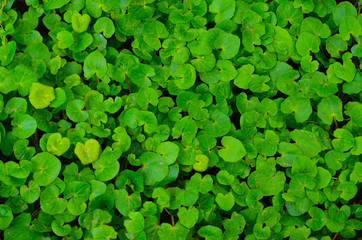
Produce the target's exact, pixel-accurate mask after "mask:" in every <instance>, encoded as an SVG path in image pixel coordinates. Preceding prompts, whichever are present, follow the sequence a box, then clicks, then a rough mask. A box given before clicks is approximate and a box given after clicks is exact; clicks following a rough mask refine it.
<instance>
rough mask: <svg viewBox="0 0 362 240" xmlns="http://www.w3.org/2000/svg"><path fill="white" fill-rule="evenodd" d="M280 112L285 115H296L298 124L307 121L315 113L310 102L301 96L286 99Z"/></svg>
mask: <svg viewBox="0 0 362 240" xmlns="http://www.w3.org/2000/svg"><path fill="white" fill-rule="evenodd" d="M280 110H281V111H282V112H283V113H285V114H291V113H292V114H294V117H295V120H296V121H297V122H305V121H307V120H308V119H309V116H310V115H311V114H312V111H313V109H312V106H311V105H310V100H309V99H308V98H306V97H304V96H303V95H301V94H297V95H294V96H290V97H288V98H287V99H285V100H284V101H283V102H282V103H281V105H280Z"/></svg>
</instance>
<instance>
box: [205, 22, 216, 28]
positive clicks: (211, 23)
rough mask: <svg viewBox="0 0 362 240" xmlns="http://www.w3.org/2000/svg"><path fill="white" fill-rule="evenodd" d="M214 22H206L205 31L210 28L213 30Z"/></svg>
mask: <svg viewBox="0 0 362 240" xmlns="http://www.w3.org/2000/svg"><path fill="white" fill-rule="evenodd" d="M215 25H216V24H215V22H211V21H210V22H208V23H207V24H206V25H205V26H206V29H210V28H214V27H215Z"/></svg>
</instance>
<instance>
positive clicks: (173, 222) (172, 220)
mask: <svg viewBox="0 0 362 240" xmlns="http://www.w3.org/2000/svg"><path fill="white" fill-rule="evenodd" d="M163 209H165V211H166V212H167V213H168V215H170V216H171V222H172V227H175V219H174V218H173V215H172V213H171V212H170V211H168V210H167V208H165V207H164V208H163Z"/></svg>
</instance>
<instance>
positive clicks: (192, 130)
mask: <svg viewBox="0 0 362 240" xmlns="http://www.w3.org/2000/svg"><path fill="white" fill-rule="evenodd" d="M196 133H197V125H196V122H195V121H194V120H192V118H191V117H189V116H187V117H184V118H182V119H181V120H180V121H178V122H177V123H176V124H175V127H174V128H173V129H172V137H173V138H176V139H177V138H179V137H182V141H184V142H186V143H191V142H192V140H193V139H194V138H195V136H196Z"/></svg>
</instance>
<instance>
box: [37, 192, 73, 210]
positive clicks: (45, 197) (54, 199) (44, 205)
mask: <svg viewBox="0 0 362 240" xmlns="http://www.w3.org/2000/svg"><path fill="white" fill-rule="evenodd" d="M59 195H60V190H59V188H58V187H57V186H55V185H50V186H47V187H46V188H45V189H44V190H43V191H42V193H41V195H40V206H41V209H42V210H43V211H44V212H45V213H48V214H50V215H55V214H61V213H63V212H64V211H65V209H66V208H67V201H66V200H65V199H64V198H60V197H59Z"/></svg>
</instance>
